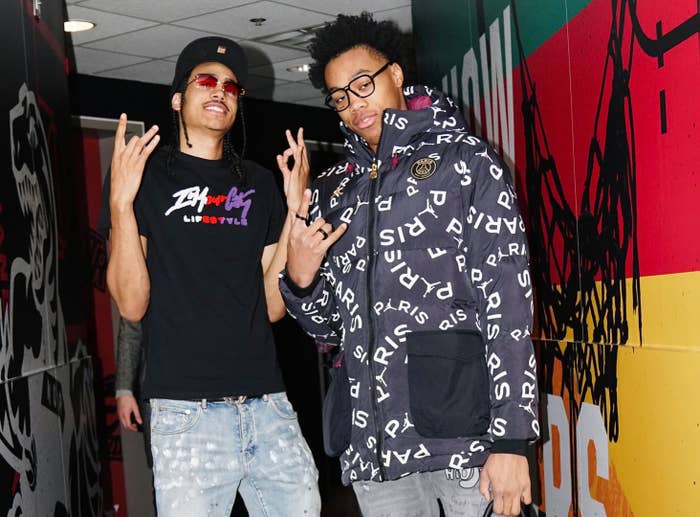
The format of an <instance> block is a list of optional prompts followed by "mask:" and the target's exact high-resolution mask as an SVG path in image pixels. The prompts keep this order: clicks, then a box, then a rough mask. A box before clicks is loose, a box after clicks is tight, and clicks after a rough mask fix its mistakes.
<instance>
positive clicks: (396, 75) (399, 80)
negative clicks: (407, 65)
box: [389, 63, 403, 88]
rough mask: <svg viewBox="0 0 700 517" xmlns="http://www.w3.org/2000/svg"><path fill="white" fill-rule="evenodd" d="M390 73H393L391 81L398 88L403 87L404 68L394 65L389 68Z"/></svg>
mask: <svg viewBox="0 0 700 517" xmlns="http://www.w3.org/2000/svg"><path fill="white" fill-rule="evenodd" d="M389 71H390V73H391V80H392V81H394V84H395V85H396V87H397V88H402V87H403V68H401V65H399V64H398V63H393V64H391V65H390V66H389Z"/></svg>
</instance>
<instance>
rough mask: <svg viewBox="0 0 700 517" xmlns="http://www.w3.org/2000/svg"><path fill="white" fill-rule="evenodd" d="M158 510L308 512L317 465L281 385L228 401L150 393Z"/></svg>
mask: <svg viewBox="0 0 700 517" xmlns="http://www.w3.org/2000/svg"><path fill="white" fill-rule="evenodd" d="M151 433H152V437H151V450H152V452H153V477H154V484H155V490H156V505H157V507H158V515H159V517H174V516H178V517H179V516H183V515H187V516H188V517H205V516H221V517H228V515H229V514H230V513H231V508H232V507H233V502H234V499H235V496H236V492H237V491H238V490H240V493H241V497H242V498H243V502H244V503H245V505H246V508H247V510H248V514H249V515H251V516H254V517H258V516H265V517H268V516H280V517H281V516H285V517H287V516H300V517H302V516H303V517H306V516H309V517H314V516H318V515H319V514H320V511H321V498H320V495H319V492H318V471H317V470H316V466H315V464H314V460H313V457H312V455H311V451H310V450H309V447H308V445H307V444H306V441H305V440H304V437H303V436H302V435H301V430H300V428H299V423H298V421H297V417H296V412H295V411H294V408H292V405H291V404H290V402H289V400H288V399H287V395H286V394H285V393H273V394H270V395H264V396H262V397H259V398H249V399H245V400H242V398H241V399H230V400H227V401H215V402H212V401H206V402H205V401H187V400H169V399H151Z"/></svg>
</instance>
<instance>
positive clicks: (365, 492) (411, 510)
mask: <svg viewBox="0 0 700 517" xmlns="http://www.w3.org/2000/svg"><path fill="white" fill-rule="evenodd" d="M352 488H353V490H354V491H355V496H356V497H357V502H358V505H359V506H360V510H361V511H362V515H363V517H438V516H439V515H440V507H439V506H438V499H439V500H440V503H441V504H442V508H443V510H444V512H445V516H446V517H482V515H483V514H484V511H485V510H486V506H487V504H488V503H487V501H486V499H484V496H482V495H481V493H480V492H479V469H478V468H471V469H445V470H437V471H435V472H420V473H416V474H411V475H409V476H406V477H403V478H400V479H396V480H394V481H383V482H377V481H355V482H354V483H353V484H352ZM493 517H498V516H497V515H496V514H494V515H493Z"/></svg>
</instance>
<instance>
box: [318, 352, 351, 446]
mask: <svg viewBox="0 0 700 517" xmlns="http://www.w3.org/2000/svg"><path fill="white" fill-rule="evenodd" d="M328 371H329V374H330V384H329V385H328V391H327V392H326V397H325V398H324V399H323V410H322V417H323V422H322V423H323V449H324V450H325V451H326V454H328V455H329V456H332V457H335V456H340V455H341V454H342V453H343V452H344V451H345V449H347V448H348V446H349V445H350V437H351V434H352V401H351V400H350V380H349V379H348V371H347V367H346V366H345V357H343V358H342V362H341V363H340V365H339V366H338V367H337V368H329V370H328Z"/></svg>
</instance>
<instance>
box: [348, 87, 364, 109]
mask: <svg viewBox="0 0 700 517" xmlns="http://www.w3.org/2000/svg"><path fill="white" fill-rule="evenodd" d="M348 103H349V105H348V109H349V110H351V111H356V110H358V109H361V108H364V107H366V106H367V98H366V97H360V96H359V95H357V94H356V93H355V92H353V91H350V92H349V93H348Z"/></svg>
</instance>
